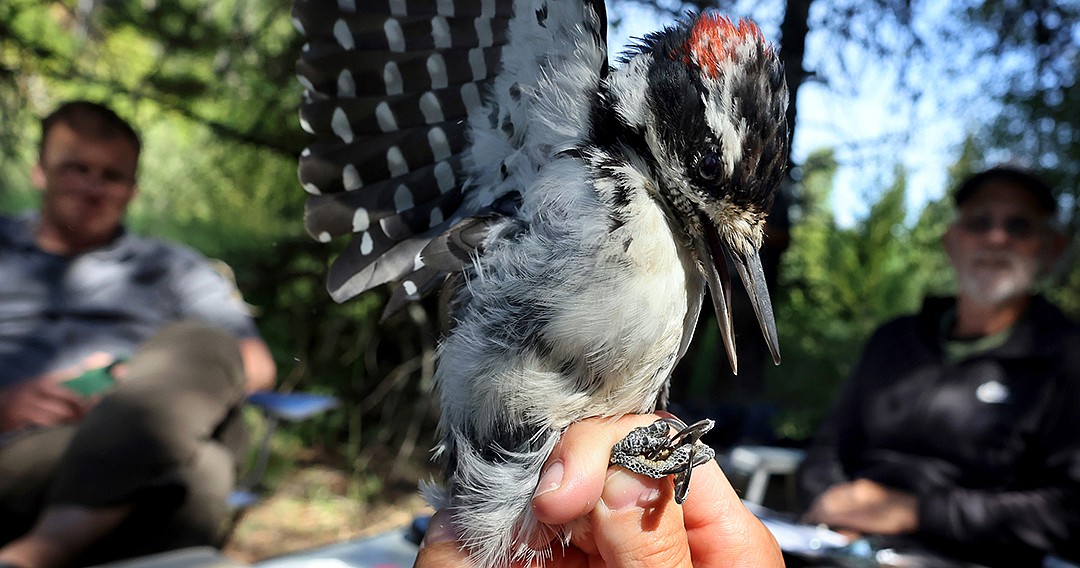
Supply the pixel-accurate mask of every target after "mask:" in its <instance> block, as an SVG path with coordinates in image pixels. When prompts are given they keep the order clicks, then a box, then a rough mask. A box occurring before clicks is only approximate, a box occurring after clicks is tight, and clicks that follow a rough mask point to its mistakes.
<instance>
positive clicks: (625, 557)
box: [414, 415, 784, 568]
mask: <svg viewBox="0 0 1080 568" xmlns="http://www.w3.org/2000/svg"><path fill="white" fill-rule="evenodd" d="M657 418H658V417H657V416H655V415H634V416H625V417H623V418H621V419H620V420H618V421H614V422H612V421H610V420H607V419H589V420H585V421H583V422H580V423H577V424H574V425H573V426H571V427H570V428H569V429H568V430H567V431H566V433H564V434H563V437H562V439H561V441H560V442H559V445H558V446H556V448H555V450H554V451H553V452H552V454H551V456H550V457H549V458H548V462H547V465H545V469H544V473H543V474H542V475H541V480H540V483H539V485H538V487H537V490H536V495H535V496H534V497H533V504H532V506H533V514H534V515H535V516H536V518H537V519H538V520H540V521H542V522H544V523H547V524H552V525H562V524H567V525H569V526H570V527H571V528H572V537H571V541H570V545H569V546H567V547H565V548H564V547H562V546H561V545H560V544H559V543H558V542H554V543H552V553H553V555H554V557H553V558H552V559H551V560H548V561H547V562H546V563H545V566H547V567H548V568H579V567H580V568H584V567H589V568H598V567H605V568H637V567H646V566H648V567H650V568H676V567H680V568H681V567H688V566H694V567H697V568H702V567H705V568H708V567H713V566H725V567H755V568H760V567H770V566H777V567H779V566H783V565H784V561H783V558H782V557H781V554H780V549H779V547H778V546H777V544H776V541H775V540H774V539H773V537H772V534H770V533H769V531H768V530H767V529H766V528H765V526H764V525H762V524H761V522H760V521H759V520H758V519H757V518H756V517H754V515H753V514H752V513H750V511H749V510H747V509H746V507H745V506H743V504H742V501H740V500H739V497H738V495H736V494H735V491H734V490H733V489H732V488H731V484H730V483H728V480H727V478H726V477H724V474H723V473H722V472H721V471H720V467H719V466H718V465H717V464H716V462H715V461H709V462H708V463H706V464H703V465H701V466H699V467H696V468H694V472H693V475H692V476H691V481H690V491H689V495H688V497H687V500H686V502H685V503H683V504H682V505H681V506H680V505H677V504H675V500H674V498H673V494H674V489H673V486H672V481H671V478H670V477H668V478H664V479H650V478H647V477H642V476H639V475H635V474H632V473H630V472H629V471H627V470H625V469H622V468H620V467H611V468H610V469H609V467H608V461H609V459H610V454H611V447H612V446H613V445H615V442H617V441H618V440H620V439H621V438H622V437H623V436H625V435H626V434H627V433H628V432H629V431H630V430H631V429H633V428H634V427H636V426H644V425H647V424H651V423H652V422H654V421H655V420H656V419H657ZM454 535H455V532H454V529H453V527H452V526H451V525H450V522H449V515H447V514H446V513H445V512H439V513H436V515H435V516H434V517H432V519H431V523H430V525H429V528H428V534H427V535H426V536H425V537H424V543H423V544H422V546H421V549H420V554H419V556H418V557H417V560H416V564H415V565H414V568H456V567H466V566H471V564H469V562H468V554H467V552H464V551H462V550H461V548H460V544H459V543H458V542H457V541H456V539H455V536H454Z"/></svg>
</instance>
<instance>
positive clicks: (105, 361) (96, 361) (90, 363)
mask: <svg viewBox="0 0 1080 568" xmlns="http://www.w3.org/2000/svg"><path fill="white" fill-rule="evenodd" d="M115 360H116V355H113V354H112V353H106V352H105V351H94V352H93V353H91V354H89V355H87V356H86V357H84V358H83V360H82V363H81V366H82V368H83V370H84V371H90V370H93V369H100V368H102V367H108V366H109V364H110V363H112V362H113V361H115Z"/></svg>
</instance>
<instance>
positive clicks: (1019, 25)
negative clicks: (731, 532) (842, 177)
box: [0, 0, 1080, 493]
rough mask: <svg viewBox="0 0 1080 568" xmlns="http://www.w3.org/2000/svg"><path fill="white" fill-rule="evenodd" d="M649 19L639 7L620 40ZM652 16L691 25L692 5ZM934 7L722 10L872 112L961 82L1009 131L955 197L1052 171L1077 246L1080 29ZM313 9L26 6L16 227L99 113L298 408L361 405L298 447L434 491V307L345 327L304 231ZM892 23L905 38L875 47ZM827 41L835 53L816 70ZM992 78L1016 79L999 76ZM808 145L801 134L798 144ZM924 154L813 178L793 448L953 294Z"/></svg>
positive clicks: (1, 65) (829, 165) (15, 44)
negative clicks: (32, 171) (885, 97)
mask: <svg viewBox="0 0 1080 568" xmlns="http://www.w3.org/2000/svg"><path fill="white" fill-rule="evenodd" d="M631 2H632V0H623V3H621V4H618V3H617V4H615V5H614V6H613V7H612V8H611V14H612V16H613V18H614V19H616V20H617V19H618V18H619V15H620V6H623V5H625V4H629V3H631ZM646 3H647V4H649V6H650V7H651V8H653V9H655V10H658V11H660V12H668V13H679V12H681V11H682V10H683V9H685V8H686V7H688V6H689V5H690V4H684V3H681V2H668V1H660V0H657V1H650V2H646ZM930 4H935V3H929V2H910V1H900V0H875V1H873V2H860V1H855V0H850V1H844V0H787V1H779V0H776V1H772V2H756V3H753V4H752V5H750V3H747V2H738V1H730V2H729V1H724V0H719V1H718V2H717V3H716V5H718V6H720V7H722V8H725V9H728V10H730V11H733V12H735V13H740V14H749V15H752V16H755V17H756V18H758V19H759V20H760V21H762V22H763V24H764V26H763V27H764V28H765V29H766V32H767V33H769V34H770V35H772V36H773V37H774V38H775V37H777V36H779V38H780V43H781V46H782V53H783V54H784V55H785V60H786V62H787V66H788V72H789V81H790V82H791V84H792V85H804V84H813V85H815V86H818V87H820V86H822V85H824V86H825V87H827V88H832V89H837V90H839V91H844V90H845V89H846V90H851V89H852V87H851V85H853V84H855V83H856V81H855V80H854V78H855V76H856V75H858V73H860V70H861V69H865V68H866V67H867V66H871V65H874V64H876V63H879V62H880V63H885V62H891V63H893V64H896V66H897V68H898V69H900V70H901V78H902V79H903V80H902V81H901V84H902V85H904V86H905V89H904V90H903V92H901V93H899V96H901V97H906V98H907V99H909V100H919V99H925V98H927V97H929V96H930V94H933V93H932V92H930V91H928V90H927V89H928V87H927V86H926V84H927V83H926V81H922V80H920V79H919V77H920V75H919V73H920V72H927V70H928V69H930V68H931V67H932V66H930V65H929V63H928V62H934V63H935V64H937V65H938V67H937V68H934V70H935V72H938V73H941V74H942V75H941V76H940V77H939V79H938V83H937V88H938V89H940V90H942V91H947V90H949V89H950V88H951V87H952V86H953V85H954V84H956V81H957V79H958V77H960V76H964V75H962V74H964V73H967V74H968V75H967V76H968V79H969V80H972V81H975V84H976V85H977V89H979V90H980V92H981V93H982V94H983V95H987V96H989V97H990V98H991V100H993V101H994V102H995V103H996V104H997V105H999V106H997V107H995V108H996V109H997V112H996V113H995V114H994V115H993V116H987V115H986V114H985V113H982V112H983V111H984V110H985V107H981V106H980V107H978V109H976V111H977V112H980V113H982V114H981V115H978V114H977V115H973V116H971V117H969V118H971V120H970V121H969V124H971V127H970V130H969V132H968V133H967V136H966V142H965V143H964V145H963V146H962V147H959V148H957V149H956V160H955V161H956V166H955V167H954V169H953V170H952V171H951V172H950V177H951V179H952V180H955V179H958V178H959V177H961V176H962V175H963V174H965V173H967V172H970V171H972V170H974V169H976V168H979V167H982V166H984V165H987V164H990V163H995V162H998V161H1006V160H1010V159H1016V158H1021V159H1023V160H1025V161H1026V162H1027V163H1030V164H1035V165H1038V166H1041V167H1043V168H1046V169H1047V170H1048V172H1049V173H1050V175H1051V177H1053V179H1054V180H1055V182H1057V183H1058V184H1059V187H1060V188H1061V191H1062V194H1063V196H1064V200H1063V203H1065V205H1066V213H1065V215H1063V222H1064V223H1065V224H1066V225H1067V226H1068V227H1070V230H1072V228H1074V227H1075V226H1076V220H1077V218H1078V215H1077V210H1078V207H1080V205H1078V200H1077V199H1076V196H1077V194H1078V193H1080V190H1078V179H1080V141H1078V136H1077V132H1078V131H1080V116H1078V115H1080V104H1078V102H1080V85H1078V84H1077V80H1076V70H1077V68H1078V63H1080V55H1078V54H1080V49H1078V45H1080V24H1077V22H1078V21H1080V6H1078V4H1077V3H1076V2H1052V1H1049V0H1040V1H1025V2H1018V1H1013V0H998V1H987V2H969V1H962V0H954V1H952V2H948V3H945V4H944V5H945V6H946V7H947V16H945V17H942V19H941V20H940V21H937V20H934V21H933V23H934V25H930V26H926V25H924V24H923V23H921V20H920V19H919V17H918V14H919V13H920V11H922V10H924V9H925V8H926V7H927V6H928V5H930ZM290 5H291V2H289V1H288V0H4V1H3V2H2V3H0V118H2V120H0V209H2V210H4V211H17V210H21V209H24V208H26V207H29V206H32V205H33V204H34V203H35V196H34V192H33V191H32V190H30V189H29V187H30V185H29V182H28V179H27V170H28V166H29V164H31V163H32V162H33V159H34V154H35V145H36V143H37V139H38V132H37V126H36V120H37V118H38V117H40V116H42V115H44V114H45V113H47V112H48V111H49V110H51V109H52V108H53V107H54V106H55V105H56V103H57V102H58V101H61V100H64V99H68V98H75V97H85V98H91V99H95V100H99V101H102V102H105V103H107V104H109V105H111V106H113V107H114V108H115V109H116V110H117V111H118V112H120V113H121V114H122V115H124V116H126V117H128V118H130V119H131V120H132V121H133V122H134V123H135V124H137V125H140V126H141V128H142V131H143V134H144V139H145V153H144V157H143V161H142V171H141V175H140V187H141V191H142V195H141V197H140V199H139V200H138V201H137V204H136V205H135V206H134V207H133V210H132V212H131V215H130V223H131V225H132V226H133V228H134V229H135V230H137V231H139V232H143V233H149V234H153V235H157V236H161V237H165V238H170V239H175V240H179V241H183V242H186V243H188V244H191V245H192V246H195V247H196V248H198V249H200V250H202V251H203V252H204V253H205V254H207V255H208V256H211V257H216V258H220V259H223V260H224V261H226V262H227V263H228V264H229V265H230V266H232V267H233V268H234V269H235V271H236V275H237V279H238V281H239V283H240V286H241V288H242V289H243V290H244V292H245V295H246V298H247V300H248V302H249V303H251V304H253V305H254V306H255V307H256V309H257V312H258V314H259V323H260V326H261V328H262V330H263V333H264V335H265V337H266V339H267V341H268V343H269V344H270V345H271V348H272V350H273V353H274V355H275V358H276V359H277V362H278V365H279V368H280V370H281V381H280V382H281V388H282V389H284V390H291V389H297V388H302V389H305V390H312V391H318V392H325V393H332V394H335V395H337V396H339V397H341V398H342V399H343V400H344V401H345V404H344V405H343V406H342V408H341V409H340V410H339V411H336V412H334V413H331V414H329V415H327V416H324V417H322V418H320V419H318V420H316V421H314V422H312V423H309V424H305V425H302V426H299V427H297V428H296V429H295V430H293V431H291V432H289V433H288V435H289V436H291V437H292V438H293V439H295V440H296V441H297V443H298V444H301V445H306V446H312V445H314V446H318V447H321V448H322V449H323V450H324V453H325V454H326V455H328V456H331V457H332V458H333V459H335V460H337V461H338V462H339V463H340V464H341V465H343V466H344V467H345V468H346V469H348V470H349V471H351V472H353V474H354V479H355V483H356V486H357V487H359V488H361V490H362V491H363V492H365V493H370V492H372V491H374V490H375V489H378V487H379V486H380V484H383V483H388V482H389V483H393V482H395V481H398V480H404V481H407V482H409V483H411V482H413V481H415V477H416V476H417V475H418V468H422V467H423V465H422V464H423V463H424V462H425V460H426V456H427V453H426V450H427V448H428V447H430V445H431V444H432V442H433V439H434V435H433V430H434V423H435V418H436V416H435V405H434V401H433V397H432V396H431V388H432V382H431V377H432V370H433V357H434V350H435V345H436V342H437V334H436V331H435V325H434V323H433V322H434V321H436V318H435V314H434V308H433V303H432V302H430V301H428V302H425V303H424V304H421V305H415V306H412V307H410V308H409V309H408V310H405V311H404V312H403V313H399V314H396V315H395V316H393V317H392V318H390V319H389V320H387V321H386V322H383V323H379V321H378V319H379V315H380V312H381V309H382V305H383V302H384V301H385V293H384V292H383V291H382V290H376V291H373V292H370V293H368V294H365V295H364V296H362V297H360V298H358V299H357V300H355V301H351V302H349V303H346V304H344V305H337V304H334V303H333V302H332V301H331V300H330V299H329V297H328V295H327V294H326V292H325V290H324V277H325V267H326V265H327V261H328V259H330V258H331V257H332V255H333V254H334V251H335V247H338V246H341V244H342V243H337V244H335V245H331V246H326V245H321V244H318V243H315V242H314V241H313V240H311V239H310V238H309V237H308V236H307V235H306V234H305V233H304V230H303V227H302V217H303V201H304V194H303V191H302V189H300V187H299V184H298V183H297V181H296V175H295V168H296V160H295V156H296V155H297V154H298V153H299V152H300V150H301V149H302V148H303V146H304V145H305V136H304V134H303V133H302V132H301V131H300V129H299V126H298V121H297V120H296V107H297V104H298V101H299V99H300V88H299V86H298V84H297V82H296V81H295V80H294V78H293V64H294V61H295V59H296V54H297V53H298V50H299V48H300V39H299V38H298V37H297V34H296V33H295V32H294V31H293V28H292V25H291V23H290V18H289V10H290ZM880 17H886V20H885V21H886V22H887V23H886V24H881V25H879V26H875V25H872V22H875V21H879V20H874V18H880ZM873 30H887V31H889V32H890V33H877V34H875V33H872V32H873ZM815 38H817V40H815ZM814 41H819V42H821V43H823V44H824V45H825V46H826V48H827V49H825V50H818V51H816V52H813V51H811V52H808V51H807V47H808V45H810V46H812V45H813V43H814ZM973 43H974V45H973ZM823 53H824V55H823ZM954 53H963V54H971V53H976V54H978V55H977V56H976V55H971V56H970V57H971V58H970V59H968V58H954V57H951V56H952V54H954ZM935 56H936V57H937V59H935V58H934V57H935ZM942 59H944V60H945V62H942V61H941V60H942ZM954 59H964V61H965V62H966V63H965V65H966V67H964V68H954V67H955V66H950V65H948V64H946V63H948V62H950V61H952V62H953V63H956V61H954ZM994 62H997V63H998V66H997V67H994V66H993V65H994ZM1017 62H1020V63H1021V64H1019V65H1018V64H1017ZM856 63H858V64H857V65H856ZM988 66H989V67H988ZM985 68H990V69H992V70H993V72H991V73H990V74H986V73H985V72H984V71H980V70H984V69H985ZM950 73H952V75H950ZM905 78H906V79H905ZM794 92H795V94H797V93H798V92H799V91H798V90H795V91H794ZM961 102H962V101H961ZM952 104H953V105H955V102H953V103H952ZM943 105H944V106H943V108H942V109H941V111H942V112H964V108H963V105H960V106H949V105H947V104H945V103H943ZM793 110H794V107H793ZM800 110H801V112H802V113H803V114H801V115H799V117H798V119H797V120H798V121H803V120H805V119H804V115H806V114H807V112H806V110H807V109H805V108H801V109H800ZM810 110H811V111H812V110H813V109H810ZM811 114H812V113H811ZM810 119H811V120H812V117H811V118H810ZM800 124H802V122H795V128H796V130H798V129H799V128H800ZM910 143H911V140H910V139H907V138H905V137H903V136H901V137H886V138H883V139H881V140H878V141H876V142H873V144H876V145H875V146H872V147H870V146H869V145H867V144H863V145H862V146H861V147H860V148H859V151H853V149H852V148H850V147H846V148H845V147H839V148H828V149H821V150H819V151H816V152H814V153H812V154H810V155H809V156H808V157H806V158H805V159H803V160H795V159H793V160H792V162H793V166H794V167H793V169H792V179H791V191H792V193H793V194H794V196H795V197H796V200H795V203H796V205H795V206H794V207H793V211H792V214H793V218H794V219H795V221H796V222H795V225H794V226H793V229H792V231H791V233H792V235H791V236H792V245H791V248H790V249H789V250H788V252H787V253H786V254H785V256H784V259H783V264H782V270H781V278H780V288H779V290H778V291H777V293H776V295H775V303H776V311H777V314H778V317H777V319H778V322H779V331H780V337H781V344H782V345H783V347H784V357H785V361H784V364H783V365H781V366H780V367H777V368H774V369H770V371H769V375H768V379H769V380H768V385H769V392H768V395H769V397H770V398H771V399H772V400H773V401H774V402H775V403H776V405H777V408H778V409H779V412H778V414H777V416H776V420H775V426H776V428H777V431H778V432H779V434H780V435H782V436H784V437H786V438H788V439H789V440H790V441H792V442H793V443H798V442H799V441H801V440H805V438H806V437H807V436H809V435H810V433H811V432H812V431H813V428H814V427H815V426H816V424H817V423H818V421H819V420H820V419H821V417H822V415H823V413H824V412H825V410H826V409H827V407H828V404H829V401H830V400H831V399H832V397H833V395H834V393H835V389H836V387H837V386H838V385H839V384H840V383H841V382H842V380H843V378H844V376H845V375H846V373H847V371H848V369H849V368H850V366H851V365H852V364H853V362H854V360H855V357H856V356H857V353H858V351H859V348H860V346H861V343H862V341H864V340H865V338H866V336H867V335H868V334H869V332H870V331H871V330H872V329H873V328H874V327H875V326H876V325H878V324H879V323H881V322H882V321H883V320H884V319H886V318H889V317H892V316H894V315H896V314H899V313H902V312H906V311H910V310H913V309H915V308H917V306H918V304H919V302H920V300H921V298H922V296H923V294H924V293H927V292H931V293H948V292H949V286H950V275H949V271H948V268H947V265H946V263H945V261H944V258H943V257H942V255H941V254H940V252H939V247H938V246H937V242H938V239H939V238H940V235H941V234H942V232H943V230H944V227H945V226H946V224H947V223H948V221H949V215H950V212H949V210H950V208H949V206H948V202H947V198H945V199H942V200H941V201H937V202H930V203H928V204H926V205H925V207H922V208H920V209H918V210H909V207H908V205H907V204H908V203H909V200H908V199H907V195H908V192H909V190H910V188H909V186H908V178H907V173H906V172H905V171H904V169H903V168H902V167H900V166H899V164H900V163H901V162H900V160H899V158H898V156H899V155H900V153H901V152H902V151H903V149H904V147H905V146H904V145H905V144H910ZM868 156H870V157H868ZM866 162H873V163H874V164H875V167H874V168H869V169H860V170H859V171H860V172H869V174H870V175H866V176H865V179H864V180H863V187H862V189H863V191H864V194H865V195H866V202H867V205H868V208H867V211H868V213H867V214H866V216H865V217H864V218H861V219H858V220H857V221H856V222H855V223H853V224H846V225H841V224H839V223H838V222H837V220H836V215H835V212H834V211H833V210H832V209H831V207H830V196H831V194H832V192H833V191H834V185H835V184H834V180H835V179H836V175H837V172H838V170H839V169H840V168H852V167H854V168H859V167H861V166H863V165H864V163H866ZM1073 233H1075V231H1073ZM1075 250H1076V247H1075V246H1074V247H1073V248H1072V249H1071V252H1070V254H1071V255H1075V254H1076V253H1075ZM1076 266H1077V263H1075V262H1071V261H1070V262H1067V263H1065V269H1064V270H1062V271H1060V272H1059V273H1058V274H1056V275H1055V278H1054V280H1053V281H1052V282H1051V284H1050V286H1049V289H1050V292H1051V294H1053V295H1054V297H1055V299H1057V300H1058V301H1059V302H1060V303H1062V304H1063V305H1065V306H1066V307H1067V308H1069V309H1070V310H1072V312H1073V313H1074V314H1080V298H1078V297H1077V290H1078V289H1080V271H1078V270H1077V268H1076ZM713 349H714V347H713ZM703 352H704V353H707V354H708V353H711V352H710V351H709V348H706V349H705V350H704V351H703ZM709 356H715V353H713V354H712V355H709Z"/></svg>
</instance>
